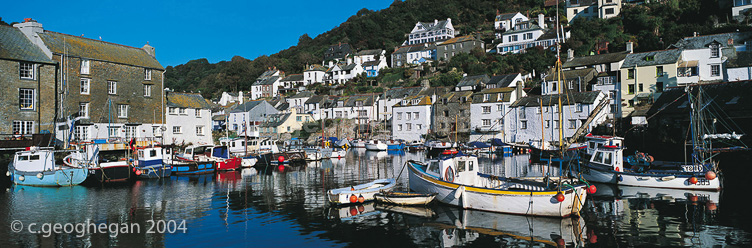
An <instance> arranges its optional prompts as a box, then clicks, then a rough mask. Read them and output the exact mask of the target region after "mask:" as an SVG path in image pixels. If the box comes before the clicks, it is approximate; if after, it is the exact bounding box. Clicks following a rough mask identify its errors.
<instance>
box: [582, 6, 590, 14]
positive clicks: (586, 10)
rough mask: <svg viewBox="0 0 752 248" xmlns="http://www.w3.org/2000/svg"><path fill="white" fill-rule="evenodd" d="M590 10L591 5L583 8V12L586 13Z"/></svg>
mask: <svg viewBox="0 0 752 248" xmlns="http://www.w3.org/2000/svg"><path fill="white" fill-rule="evenodd" d="M589 12H590V7H587V8H585V9H584V10H582V13H585V14H587V13H589Z"/></svg>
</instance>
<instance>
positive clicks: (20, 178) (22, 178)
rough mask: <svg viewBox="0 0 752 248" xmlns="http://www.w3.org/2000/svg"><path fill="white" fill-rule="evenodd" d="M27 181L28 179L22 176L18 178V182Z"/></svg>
mask: <svg viewBox="0 0 752 248" xmlns="http://www.w3.org/2000/svg"><path fill="white" fill-rule="evenodd" d="M25 179H26V177H24V176H23V175H20V176H18V180H19V181H22V182H23V180H25Z"/></svg>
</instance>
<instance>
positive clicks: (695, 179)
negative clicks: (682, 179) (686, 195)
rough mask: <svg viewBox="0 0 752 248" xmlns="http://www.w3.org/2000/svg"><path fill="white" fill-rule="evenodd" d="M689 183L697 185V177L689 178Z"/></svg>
mask: <svg viewBox="0 0 752 248" xmlns="http://www.w3.org/2000/svg"><path fill="white" fill-rule="evenodd" d="M689 183H691V184H697V178H696V177H690V178H689Z"/></svg>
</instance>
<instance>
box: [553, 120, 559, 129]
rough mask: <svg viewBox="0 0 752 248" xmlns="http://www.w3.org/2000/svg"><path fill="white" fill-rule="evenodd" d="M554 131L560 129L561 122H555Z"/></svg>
mask: <svg viewBox="0 0 752 248" xmlns="http://www.w3.org/2000/svg"><path fill="white" fill-rule="evenodd" d="M554 129H559V120H554Z"/></svg>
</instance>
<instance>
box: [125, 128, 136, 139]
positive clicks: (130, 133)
mask: <svg viewBox="0 0 752 248" xmlns="http://www.w3.org/2000/svg"><path fill="white" fill-rule="evenodd" d="M136 137H138V130H137V127H136V126H125V139H126V140H130V139H133V138H136Z"/></svg>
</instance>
